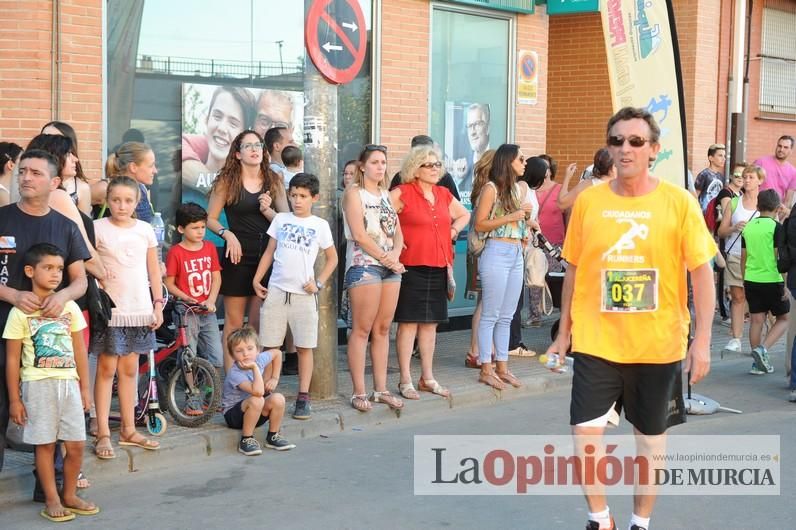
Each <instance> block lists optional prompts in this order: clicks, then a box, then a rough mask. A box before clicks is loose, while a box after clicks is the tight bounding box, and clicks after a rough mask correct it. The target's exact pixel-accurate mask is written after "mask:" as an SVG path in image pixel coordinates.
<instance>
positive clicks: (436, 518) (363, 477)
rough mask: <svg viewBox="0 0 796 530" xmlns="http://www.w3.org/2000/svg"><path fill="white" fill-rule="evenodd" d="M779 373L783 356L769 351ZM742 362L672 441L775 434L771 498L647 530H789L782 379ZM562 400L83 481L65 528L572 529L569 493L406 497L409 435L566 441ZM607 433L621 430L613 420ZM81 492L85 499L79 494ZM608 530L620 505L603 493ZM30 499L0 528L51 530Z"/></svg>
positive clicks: (622, 501) (576, 519) (716, 506)
mask: <svg viewBox="0 0 796 530" xmlns="http://www.w3.org/2000/svg"><path fill="white" fill-rule="evenodd" d="M775 362H776V364H777V367H781V366H782V358H781V355H779V356H778V355H775ZM749 366H750V361H749V359H748V358H745V357H736V358H731V359H725V360H722V361H717V362H716V363H715V364H714V367H713V370H712V372H711V375H710V378H709V379H708V381H706V382H705V383H703V384H700V385H699V391H700V392H701V393H703V394H706V395H708V396H710V397H712V398H714V399H716V400H718V401H719V402H721V403H722V404H724V405H727V406H730V407H733V408H737V409H741V410H743V411H744V413H743V414H741V415H735V414H728V413H718V414H715V415H713V416H690V417H689V421H688V423H687V424H685V425H682V426H679V427H676V428H674V429H673V430H672V431H671V432H672V433H673V434H779V435H780V436H781V437H782V438H781V451H782V453H781V457H782V459H781V462H782V464H781V465H782V484H781V494H780V496H748V497H739V496H699V497H697V496H690V497H689V496H667V497H661V498H660V499H659V501H658V504H657V506H656V509H655V513H654V515H653V518H652V524H651V527H650V528H652V529H655V530H659V529H682V528H687V529H694V530H699V529H718V528H722V529H738V530H741V529H744V530H746V529H756V528H767V529H768V528H771V529H792V528H793V521H792V518H791V515H790V512H791V511H792V506H793V505H794V501H796V493H795V492H796V487H795V486H796V478H794V476H793V473H790V472H789V471H790V470H792V469H793V467H792V466H793V464H792V462H793V461H794V458H796V444H793V443H792V441H793V439H794V436H796V422H793V414H794V411H796V404H792V403H788V402H787V400H786V397H787V390H786V388H785V378H784V377H783V373H782V370H779V373H775V374H772V375H769V376H751V375H748V374H747V373H746V372H747V371H748V368H749ZM568 406H569V399H568V392H567V389H566V388H557V389H553V390H550V391H548V392H546V393H544V394H537V395H528V396H525V397H521V398H517V399H513V400H501V401H493V402H491V403H483V404H480V405H473V406H469V407H455V408H454V409H452V410H446V411H444V413H438V414H435V415H434V416H433V417H428V416H425V417H422V416H421V417H419V419H413V418H412V417H411V416H410V415H405V416H404V417H402V418H401V420H400V421H394V422H384V423H381V424H378V425H375V424H374V425H367V426H361V427H352V428H350V429H346V430H343V431H341V432H338V433H336V434H326V435H324V436H313V437H310V438H305V439H303V440H300V441H298V447H297V448H296V449H294V450H293V451H290V452H284V453H278V452H276V451H269V450H265V452H264V454H263V455H261V456H257V457H244V456H242V455H238V454H236V453H233V452H232V451H228V452H226V453H225V454H222V455H217V456H215V457H213V458H204V459H201V460H199V461H196V462H195V463H193V464H192V465H190V466H181V467H179V468H174V467H165V468H163V469H159V470H158V469H153V470H149V471H147V472H139V473H127V474H125V475H119V476H115V477H114V476H107V475H102V477H101V479H100V478H99V476H97V477H95V486H94V487H93V488H91V490H89V491H90V498H91V499H92V500H94V501H96V502H97V503H98V504H99V505H100V506H101V507H102V510H103V511H102V513H101V514H100V515H97V516H94V517H81V518H78V520H77V522H76V523H72V526H74V527H80V528H107V527H108V526H110V525H113V526H114V527H116V528H133V527H135V528H164V529H166V528H175V529H176V528H189V527H197V526H201V527H204V528H225V527H226V528H228V527H230V526H234V527H252V528H265V527H271V526H273V527H279V528H285V529H291V528H321V527H322V528H329V529H337V528H355V529H359V528H363V529H364V528H380V529H381V528H383V529H392V528H395V529H409V528H463V529H466V528H477V529H485V528H532V529H556V528H561V529H575V528H583V527H584V526H585V521H586V507H585V502H584V501H583V499H582V498H581V497H580V496H526V497H520V496H494V497H484V496H476V497H472V496H468V497H466V498H465V497H458V496H416V495H414V494H413V489H412V484H413V483H412V481H413V475H412V437H413V435H417V434H567V433H568V432H569V427H568V425H567V423H568ZM616 432H617V433H619V434H629V433H630V432H631V431H630V428H629V425H628V424H627V422H625V421H623V422H622V425H621V426H620V428H619V429H617V430H616ZM87 496H89V494H87ZM609 505H610V506H611V510H612V513H613V514H614V515H615V517H616V519H617V525H618V527H619V528H620V529H624V528H627V524H628V520H629V515H630V513H631V509H632V500H631V497H629V496H609ZM37 511H38V506H34V505H32V504H31V503H29V502H20V501H16V502H8V503H5V504H0V512H1V513H2V516H1V517H2V519H0V521H1V522H0V527H3V528H26V529H28V528H31V529H35V528H50V527H51V524H50V523H47V522H46V521H44V520H43V519H41V518H40V517H39V516H38V515H37Z"/></svg>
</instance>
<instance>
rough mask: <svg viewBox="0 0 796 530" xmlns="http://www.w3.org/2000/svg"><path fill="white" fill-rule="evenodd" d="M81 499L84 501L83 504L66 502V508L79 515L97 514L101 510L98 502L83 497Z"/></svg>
mask: <svg viewBox="0 0 796 530" xmlns="http://www.w3.org/2000/svg"><path fill="white" fill-rule="evenodd" d="M79 500H80V501H82V502H83V506H67V505H66V504H64V508H65V509H67V510H69V511H70V512H72V513H76V514H78V515H97V514H98V513H99V512H100V509H99V506H97V505H96V504H94V503H91V502H87V501H85V500H83V499H79Z"/></svg>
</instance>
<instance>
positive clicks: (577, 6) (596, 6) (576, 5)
mask: <svg viewBox="0 0 796 530" xmlns="http://www.w3.org/2000/svg"><path fill="white" fill-rule="evenodd" d="M599 11H600V0H547V14H548V15H568V14H571V13H598V12H599Z"/></svg>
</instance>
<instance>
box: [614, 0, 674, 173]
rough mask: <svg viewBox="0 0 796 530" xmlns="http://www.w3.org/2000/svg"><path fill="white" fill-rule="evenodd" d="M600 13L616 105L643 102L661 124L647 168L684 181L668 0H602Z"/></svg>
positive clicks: (672, 38) (641, 104) (670, 15)
mask: <svg viewBox="0 0 796 530" xmlns="http://www.w3.org/2000/svg"><path fill="white" fill-rule="evenodd" d="M601 4H602V5H601V7H600V13H601V16H602V23H603V35H604V36H605V51H606V55H607V56H608V72H609V77H610V80H611V97H612V99H613V108H614V111H617V110H619V109H621V108H622V107H642V108H645V109H647V110H648V111H649V112H651V113H652V114H653V115H654V116H655V119H656V120H657V122H658V125H659V126H660V128H661V139H660V144H661V150H660V152H659V153H658V158H657V159H656V160H655V161H654V162H653V163H652V167H651V173H652V174H653V175H655V176H657V177H659V178H661V179H663V180H667V181H669V182H672V183H674V184H677V185H678V186H684V185H687V184H686V175H687V171H688V169H687V168H688V166H687V161H686V157H687V148H686V135H685V112H684V110H683V106H682V80H681V75H680V57H679V49H678V46H677V34H676V31H675V27H674V15H673V13H672V11H671V6H670V5H669V4H670V2H668V1H666V0H603V2H601Z"/></svg>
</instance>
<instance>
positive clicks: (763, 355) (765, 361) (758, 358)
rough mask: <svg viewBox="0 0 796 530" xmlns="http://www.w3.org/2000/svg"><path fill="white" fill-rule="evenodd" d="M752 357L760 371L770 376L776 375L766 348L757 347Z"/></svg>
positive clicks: (753, 350)
mask: <svg viewBox="0 0 796 530" xmlns="http://www.w3.org/2000/svg"><path fill="white" fill-rule="evenodd" d="M752 357H753V358H754V360H755V364H756V365H757V367H758V368H759V369H761V370H765V371H766V372H767V373H769V374H772V373H774V366H772V364H771V359H769V358H768V351H766V348H765V347H764V346H757V347H756V348H754V349H752Z"/></svg>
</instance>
